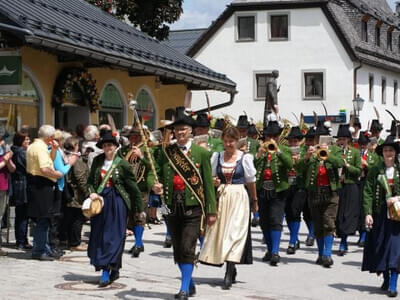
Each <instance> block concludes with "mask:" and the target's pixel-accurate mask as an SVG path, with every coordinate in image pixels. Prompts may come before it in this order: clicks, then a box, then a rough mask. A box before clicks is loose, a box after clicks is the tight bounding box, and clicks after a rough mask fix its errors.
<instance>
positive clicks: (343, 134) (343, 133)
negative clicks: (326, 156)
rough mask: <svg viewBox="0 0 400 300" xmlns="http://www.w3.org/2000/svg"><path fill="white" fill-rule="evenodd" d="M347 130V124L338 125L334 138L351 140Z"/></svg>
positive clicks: (348, 126)
mask: <svg viewBox="0 0 400 300" xmlns="http://www.w3.org/2000/svg"><path fill="white" fill-rule="evenodd" d="M349 128H350V125H349V124H340V125H339V129H338V132H337V135H336V136H335V138H343V137H344V138H350V139H351V138H352V136H351V132H350V130H349Z"/></svg>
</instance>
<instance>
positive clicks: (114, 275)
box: [110, 270, 119, 282]
mask: <svg viewBox="0 0 400 300" xmlns="http://www.w3.org/2000/svg"><path fill="white" fill-rule="evenodd" d="M118 279H119V271H115V270H112V271H111V274H110V282H114V281H116V280H118Z"/></svg>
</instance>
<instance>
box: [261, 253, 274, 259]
mask: <svg viewBox="0 0 400 300" xmlns="http://www.w3.org/2000/svg"><path fill="white" fill-rule="evenodd" d="M271 256H272V254H271V252H265V255H264V257H263V258H262V261H270V260H271Z"/></svg>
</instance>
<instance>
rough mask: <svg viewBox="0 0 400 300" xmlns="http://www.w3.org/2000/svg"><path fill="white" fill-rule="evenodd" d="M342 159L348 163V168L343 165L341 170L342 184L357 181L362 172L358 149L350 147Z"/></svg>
mask: <svg viewBox="0 0 400 300" xmlns="http://www.w3.org/2000/svg"><path fill="white" fill-rule="evenodd" d="M344 159H345V160H346V162H347V163H348V164H349V167H348V168H346V167H343V169H342V172H344V184H354V183H357V182H358V178H359V177H360V175H361V172H362V168H361V157H360V151H359V150H358V149H356V148H353V147H350V148H349V149H348V150H347V152H346V156H345V158H344Z"/></svg>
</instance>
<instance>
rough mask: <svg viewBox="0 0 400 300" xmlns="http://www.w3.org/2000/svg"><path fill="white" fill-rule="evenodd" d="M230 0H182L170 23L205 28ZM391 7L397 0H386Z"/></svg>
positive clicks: (176, 25) (179, 26)
mask: <svg viewBox="0 0 400 300" xmlns="http://www.w3.org/2000/svg"><path fill="white" fill-rule="evenodd" d="M231 1H232V0H184V2H183V14H182V16H181V18H180V20H179V21H178V22H175V23H174V24H172V25H171V28H172V29H174V30H177V29H190V28H206V27H208V26H209V25H210V24H211V22H212V21H213V20H215V19H216V18H217V17H218V16H219V15H220V14H221V13H222V12H223V11H224V9H225V7H226V5H227V4H229V3H231ZM387 1H388V3H389V4H390V6H391V7H392V9H394V5H395V4H394V3H395V1H397V0H387Z"/></svg>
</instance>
